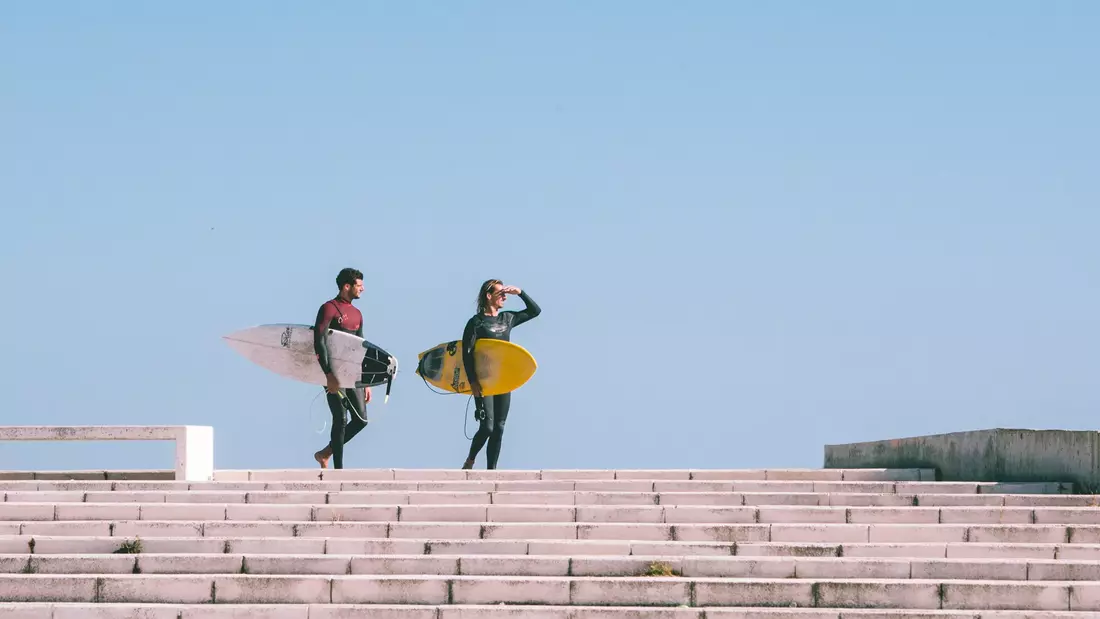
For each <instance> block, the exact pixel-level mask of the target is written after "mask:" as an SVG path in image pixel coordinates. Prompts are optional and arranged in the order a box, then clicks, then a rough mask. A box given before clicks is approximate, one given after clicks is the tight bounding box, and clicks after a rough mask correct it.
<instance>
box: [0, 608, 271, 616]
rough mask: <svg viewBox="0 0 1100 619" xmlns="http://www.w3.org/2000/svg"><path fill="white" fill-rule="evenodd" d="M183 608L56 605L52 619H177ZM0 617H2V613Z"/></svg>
mask: <svg viewBox="0 0 1100 619" xmlns="http://www.w3.org/2000/svg"><path fill="white" fill-rule="evenodd" d="M183 608H185V606H183V605H175V604H156V605H153V604H57V605H55V606H54V607H53V617H52V619H178V618H179V616H180V613H181V612H182V609H183ZM0 617H4V614H3V613H2V612H0ZM258 617H259V615H257V618H258ZM211 619H212V618H211Z"/></svg>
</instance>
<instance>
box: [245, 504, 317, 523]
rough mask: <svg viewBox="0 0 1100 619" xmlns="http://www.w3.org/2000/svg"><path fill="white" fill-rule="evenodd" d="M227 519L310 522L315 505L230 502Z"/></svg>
mask: <svg viewBox="0 0 1100 619" xmlns="http://www.w3.org/2000/svg"><path fill="white" fill-rule="evenodd" d="M225 519H226V520H231V521H245V522H309V521H310V520H312V519H313V506H311V505H249V504H229V505H226V506H225Z"/></svg>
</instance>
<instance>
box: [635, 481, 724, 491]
mask: <svg viewBox="0 0 1100 619" xmlns="http://www.w3.org/2000/svg"><path fill="white" fill-rule="evenodd" d="M639 490H641V491H642V492H645V490H644V489H639ZM652 491H653V492H658V493H661V492H725V493H732V492H733V482H732V481H658V482H654V484H653V488H652Z"/></svg>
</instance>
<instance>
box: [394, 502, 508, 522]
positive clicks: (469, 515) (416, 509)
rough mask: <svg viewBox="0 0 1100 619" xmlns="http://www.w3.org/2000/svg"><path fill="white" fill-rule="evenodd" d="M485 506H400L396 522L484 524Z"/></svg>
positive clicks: (486, 517) (486, 516)
mask: <svg viewBox="0 0 1100 619" xmlns="http://www.w3.org/2000/svg"><path fill="white" fill-rule="evenodd" d="M487 512H488V507H487V506H486V505H402V506H401V507H400V508H399V509H398V512H397V513H398V520H400V521H402V522H485V521H486V520H487V519H488V515H487Z"/></svg>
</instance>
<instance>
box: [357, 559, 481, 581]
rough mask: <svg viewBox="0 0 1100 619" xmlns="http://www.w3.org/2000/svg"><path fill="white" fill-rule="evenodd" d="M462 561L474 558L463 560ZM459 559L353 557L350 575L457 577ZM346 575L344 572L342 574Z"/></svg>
mask: <svg viewBox="0 0 1100 619" xmlns="http://www.w3.org/2000/svg"><path fill="white" fill-rule="evenodd" d="M461 560H462V561H466V560H471V561H472V560H473V558H472V557H471V558H469V559H467V558H462V559H461ZM459 561H460V559H459V557H458V556H457V555H452V556H445V555H443V556H440V555H434V556H433V555H424V554H420V555H383V556H373V557H352V558H351V563H350V565H351V567H350V571H348V572H346V573H348V574H370V575H377V576H420V575H428V576H457V575H458V574H460V573H462V572H460V571H459ZM340 573H344V572H340Z"/></svg>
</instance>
